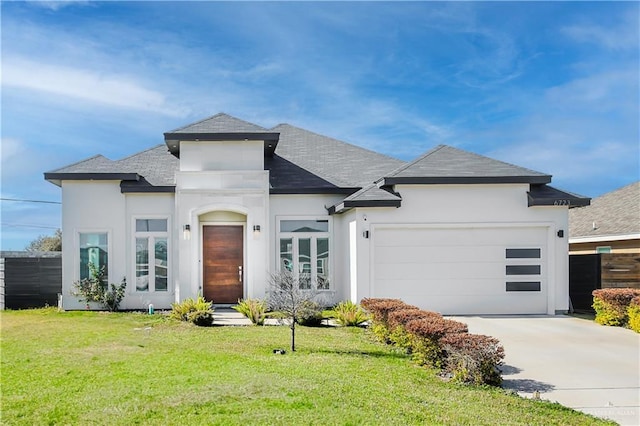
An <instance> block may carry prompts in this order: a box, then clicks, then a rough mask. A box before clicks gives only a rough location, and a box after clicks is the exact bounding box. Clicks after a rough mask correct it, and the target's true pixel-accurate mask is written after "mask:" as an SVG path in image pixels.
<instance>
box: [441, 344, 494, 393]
mask: <svg viewBox="0 0 640 426" xmlns="http://www.w3.org/2000/svg"><path fill="white" fill-rule="evenodd" d="M440 345H441V348H442V350H443V352H444V362H443V370H444V372H446V373H448V374H450V375H451V377H452V378H453V380H455V381H459V382H463V383H473V384H477V385H480V384H487V385H492V386H500V385H501V384H502V377H501V375H500V370H499V369H498V366H499V365H502V361H503V360H504V348H503V347H502V345H501V344H500V342H499V341H498V339H496V338H493V337H490V336H484V335H479V334H468V333H453V334H448V335H446V336H444V337H442V339H440Z"/></svg>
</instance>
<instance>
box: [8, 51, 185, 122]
mask: <svg viewBox="0 0 640 426" xmlns="http://www.w3.org/2000/svg"><path fill="white" fill-rule="evenodd" d="M2 85H3V86H6V87H18V88H23V89H28V90H35V91H41V92H46V93H50V94H54V95H60V96H65V97H69V98H75V99H79V100H82V101H86V102H91V103H98V104H103V105H108V106H111V107H116V108H125V109H132V110H141V111H147V112H155V113H159V114H163V115H167V116H173V117H176V116H181V115H184V111H182V110H180V109H176V108H174V107H172V106H170V105H168V103H167V101H166V99H165V96H164V95H163V94H161V93H159V92H157V91H154V90H150V89H147V88H145V87H143V86H142V85H141V84H139V83H138V82H136V81H135V79H133V78H130V77H128V76H124V75H115V74H107V73H101V72H99V71H96V70H91V69H82V68H71V67H65V66H59V65H50V64H47V63H39V62H35V61H32V60H29V59H24V58H21V57H13V58H5V59H4V60H3V69H2Z"/></svg>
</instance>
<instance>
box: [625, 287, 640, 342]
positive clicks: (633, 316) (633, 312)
mask: <svg viewBox="0 0 640 426" xmlns="http://www.w3.org/2000/svg"><path fill="white" fill-rule="evenodd" d="M627 315H628V317H629V328H630V329H632V330H633V331H635V332H636V333H640V296H636V297H634V298H633V299H631V303H629V307H628V308H627Z"/></svg>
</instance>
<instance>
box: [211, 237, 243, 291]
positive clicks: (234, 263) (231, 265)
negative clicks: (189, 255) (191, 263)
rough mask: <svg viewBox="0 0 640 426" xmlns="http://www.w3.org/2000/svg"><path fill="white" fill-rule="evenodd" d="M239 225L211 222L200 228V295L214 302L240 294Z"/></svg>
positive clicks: (240, 243) (240, 245) (241, 267)
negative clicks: (201, 264) (201, 290)
mask: <svg viewBox="0 0 640 426" xmlns="http://www.w3.org/2000/svg"><path fill="white" fill-rule="evenodd" d="M242 241H243V227H242V226H226V225H211V226H208V225H207V226H204V227H203V231H202V258H203V259H202V263H203V283H202V288H203V295H204V298H205V299H207V300H208V301H213V302H214V303H237V302H238V299H242V297H243V291H242V288H243V285H242V284H243V281H244V265H243V259H244V250H243V243H242Z"/></svg>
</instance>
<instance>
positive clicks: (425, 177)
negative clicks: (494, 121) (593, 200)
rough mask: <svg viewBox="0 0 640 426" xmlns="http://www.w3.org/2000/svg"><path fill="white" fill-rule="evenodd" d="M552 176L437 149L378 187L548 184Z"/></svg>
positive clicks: (395, 172)
mask: <svg viewBox="0 0 640 426" xmlns="http://www.w3.org/2000/svg"><path fill="white" fill-rule="evenodd" d="M549 182H551V176H550V175H547V174H544V173H540V172H536V171H533V170H529V169H526V168H524V167H520V166H515V165H513V164H509V163H504V162H502V161H498V160H494V159H493V158H489V157H484V156H482V155H479V154H474V153H472V152H467V151H463V150H461V149H457V148H453V147H451V146H447V145H438V146H437V147H435V148H433V149H432V150H430V151H427V152H426V153H425V154H424V155H422V156H421V157H419V158H418V159H416V160H414V161H412V162H411V163H408V164H405V165H403V166H401V167H400V168H399V169H397V170H395V171H393V172H392V173H390V174H388V175H384V178H383V179H382V183H381V186H384V185H396V184H439V183H549Z"/></svg>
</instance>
